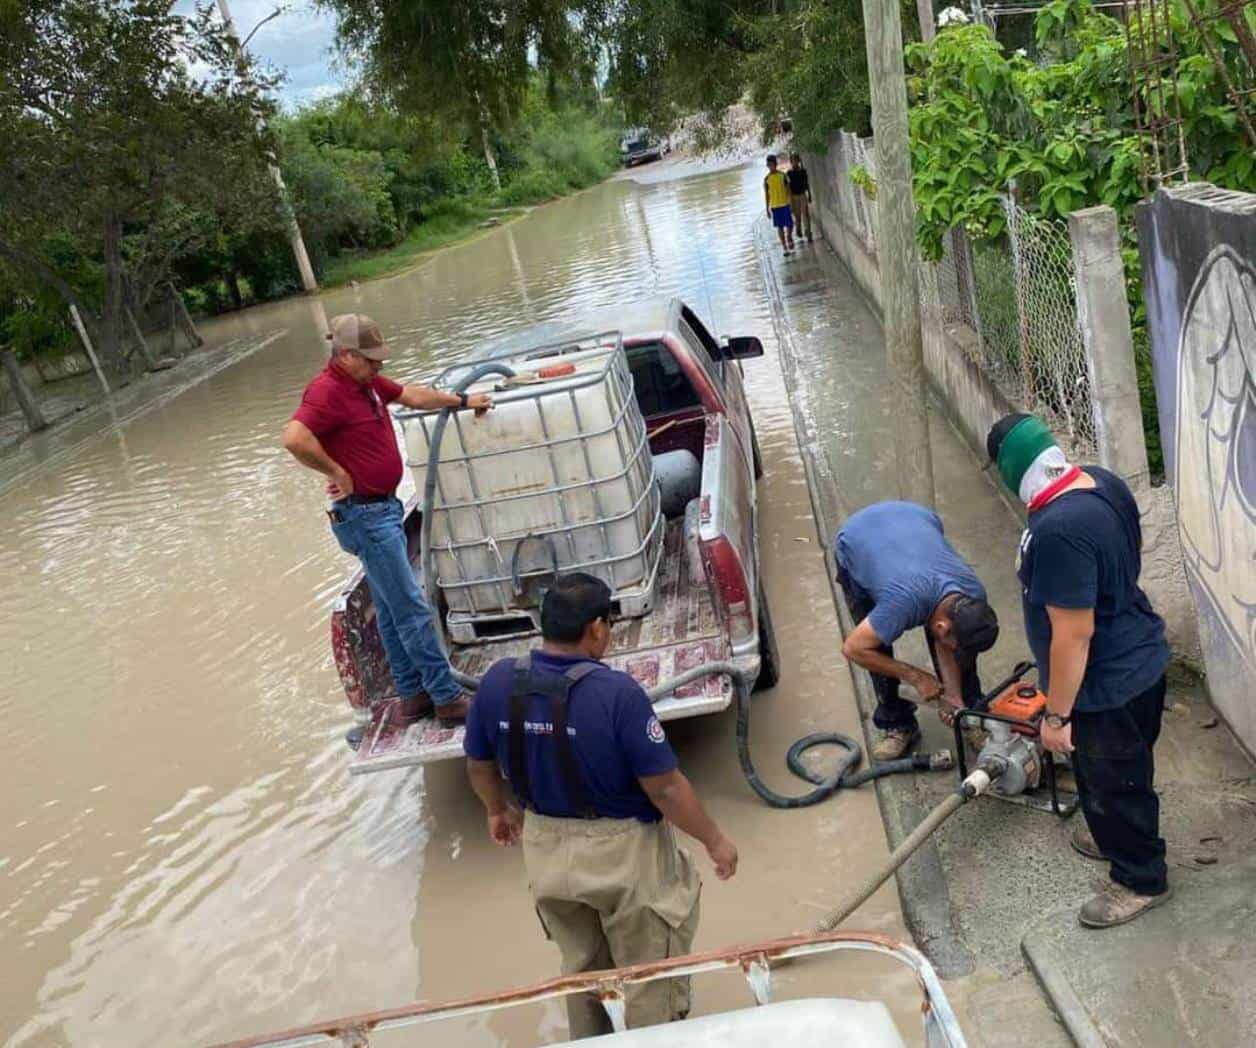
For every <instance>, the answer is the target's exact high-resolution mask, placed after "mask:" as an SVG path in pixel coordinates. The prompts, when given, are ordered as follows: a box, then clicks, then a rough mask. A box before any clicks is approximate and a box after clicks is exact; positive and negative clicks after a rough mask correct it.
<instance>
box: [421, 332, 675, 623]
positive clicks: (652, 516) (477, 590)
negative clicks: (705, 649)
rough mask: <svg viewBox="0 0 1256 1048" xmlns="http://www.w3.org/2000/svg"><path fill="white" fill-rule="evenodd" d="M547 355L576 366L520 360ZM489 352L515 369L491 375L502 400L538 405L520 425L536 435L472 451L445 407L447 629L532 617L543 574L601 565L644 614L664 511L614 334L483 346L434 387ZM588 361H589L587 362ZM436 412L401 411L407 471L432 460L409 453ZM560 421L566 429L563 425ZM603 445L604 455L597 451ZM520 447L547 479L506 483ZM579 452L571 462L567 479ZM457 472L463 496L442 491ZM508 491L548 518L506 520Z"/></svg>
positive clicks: (441, 495) (626, 600) (440, 503)
mask: <svg viewBox="0 0 1256 1048" xmlns="http://www.w3.org/2000/svg"><path fill="white" fill-rule="evenodd" d="M555 357H559V358H562V361H563V362H564V363H567V362H570V363H572V364H574V365H575V366H576V371H575V373H569V374H565V375H559V376H552V377H550V378H547V379H540V378H538V377H536V375H535V373H534V372H535V368H529V366H528V365H529V364H530V363H531V362H533V361H537V360H543V359H546V358H555ZM486 359H492V360H495V361H500V362H503V363H513V364H515V365H516V370H517V371H518V372H519V375H518V377H517V378H515V379H506V380H499V381H496V384H495V386H494V390H495V393H494V396H495V399H496V400H497V403H498V409H499V410H500V409H502V408H504V407H506V406H507V405H509V406H510V407H511V408H513V409H514V410H516V411H518V410H519V408H520V407H521V406H524V405H526V406H527V408H526V410H527V411H528V412H529V413H534V417H533V418H531V419H530V420H529V424H528V426H527V429H528V430H529V432H530V433H531V434H534V435H535V438H536V439H531V440H529V441H528V442H527V443H523V444H511V445H509V446H496V447H483V446H481V447H479V448H476V449H475V450H471V451H468V450H467V449H468V441H470V442H471V443H472V444H475V443H476V440H475V435H474V434H473V433H472V432H471V431H469V429H468V427H469V426H472V425H474V423H472V422H470V421H469V420H468V419H467V418H466V417H465V416H463V415H461V414H457V413H456V414H454V415H453V416H452V419H451V429H452V433H453V435H454V437H455V439H456V446H457V451H456V452H455V453H454V454H449V453H448V451H446V450H445V449H442V455H441V461H440V473H439V474H438V476H437V485H436V487H437V491H436V495H437V498H436V504H435V510H434V513H435V515H436V519H435V520H434V521H433V525H434V529H437V526H441V528H440V529H441V530H443V534H441V535H440V536H439V537H436V536H434V538H433V543H432V548H433V552H434V553H435V554H436V560H437V569H436V570H437V576H438V577H437V579H436V580H435V581H436V584H437V585H438V586H439V587H440V590H441V591H442V592H443V593H444V594H445V598H446V602H447V603H448V605H449V619H448V621H449V625H450V630H451V636H452V637H453V639H454V640H458V641H461V642H470V641H472V640H475V639H478V638H479V637H480V636H502V635H505V634H507V633H512V632H528V631H530V630H532V629H535V628H536V625H537V623H536V621H535V619H536V605H537V602H538V601H537V598H538V595H539V590H540V586H541V585H542V584H543V583H544V582H545V580H546V579H548V578H549V577H550V576H552V574H553V573H554V572H555V571H556V570H562V571H574V570H579V571H586V572H589V573H590V574H593V575H596V576H598V577H599V578H602V579H603V580H604V581H605V582H606V583H607V584H608V585H609V586H610V587H611V590H612V593H613V595H614V599H615V601H616V604H617V610H618V611H619V613H620V614H622V615H626V616H637V615H643V614H646V613H647V612H648V611H649V610H650V607H651V606H652V604H653V591H654V584H655V580H656V578H657V575H658V566H659V560H660V557H661V555H662V549H663V530H664V529H663V516H662V511H661V506H660V496H659V491H658V486H657V485H656V484H655V482H654V467H653V460H652V457H651V454H650V446H649V440H648V435H647V431H646V425H645V420H644V418H643V417H642V415H641V412H640V410H639V408H638V406H637V403H636V398H635V394H634V389H633V381H632V373H631V371H630V369H629V367H628V360H627V356H626V354H625V353H624V348H623V336H622V334H621V333H620V332H618V331H608V332H600V333H597V334H591V335H588V336H582V337H579V338H569V339H564V340H562V341H561V342H555V343H550V344H546V345H540V346H530V347H526V348H522V349H517V350H506V351H502V352H499V353H495V354H492V355H489V356H480V357H477V358H476V359H475V360H473V361H471V362H467V363H460V364H456V365H453V366H452V367H449V368H446V369H445V370H444V371H443V372H441V374H440V375H438V376H437V378H436V379H435V381H434V382H433V385H434V386H435V387H436V388H438V389H449V388H452V387H453V386H454V385H456V384H457V382H458V381H459V380H460V379H461V378H463V377H464V376H465V375H466V374H467V373H468V372H469V371H470V369H471V368H473V367H475V366H477V365H479V364H482V363H484V361H485V360H486ZM583 362H595V363H596V364H597V366H595V367H589V368H588V369H587V370H581V369H580V365H581V363H583ZM599 392H600V394H601V396H600V398H599V397H598V394H599ZM590 397H593V398H595V404H594V406H598V407H600V409H601V410H599V411H598V412H597V419H596V420H594V419H592V418H589V417H588V416H589V414H590V406H591V405H590V401H589V398H590ZM582 402H583V407H582ZM560 415H561V416H562V418H561V419H560V418H559V416H560ZM437 417H438V415H437V413H436V412H427V411H402V412H399V413H398V415H397V418H398V420H399V421H400V423H401V426H402V430H403V432H404V433H405V435H406V444H407V450H408V451H409V454H408V455H407V464H408V465H409V466H410V468H411V469H422V468H425V467H426V465H427V460H426V455H424V456H423V458H422V461H415V458H416V456H415V454H414V451H415V447H416V445H415V443H413V442H412V437H413V435H414V431H415V429H416V428H417V429H419V430H420V431H421V434H422V448H423V451H424V452H426V450H427V449H428V448H430V446H431V445H430V441H431V435H432V431H433V429H434V427H435V424H436V419H437ZM564 421H565V422H566V423H567V426H568V430H569V431H563V430H562V428H561V426H562V423H563V422H564ZM572 429H574V432H573V431H570V430H572ZM449 432H450V431H449V430H447V431H446V438H445V441H446V446H448V443H449ZM480 443H481V444H482V443H483V442H482V441H480ZM612 444H613V447H614V455H613V456H611V457H612V458H613V459H614V462H615V463H616V464H617V468H609V469H608V468H605V464H604V463H605V459H606V457H607V456H606V452H607V450H608V449H609V448H610V447H611V446H612ZM599 447H600V448H601V450H602V459H603V463H602V464H601V465H599V462H598V461H597V459H598V455H597V453H596V452H597V449H598V448H599ZM573 452H574V457H573ZM528 456H534V457H540V458H542V459H543V460H544V462H546V463H547V469H543V470H542V472H544V473H546V474H547V476H548V480H547V482H546V483H545V484H544V485H543V486H541V487H536V486H529V487H527V488H526V489H523V490H509V489H508V488H507V486H506V485H505V484H504V483H503V482H502V478H503V476H504V475H506V476H509V475H510V474H511V469H512V463H514V462H521V461H522V459H523V457H528ZM573 462H575V463H579V470H578V476H575V477H574V479H573V475H572V464H573ZM564 464H565V467H566V468H565V469H564ZM455 472H456V473H458V474H460V477H461V478H462V479H465V482H466V484H465V488H466V490H464V492H463V493H462V494H461V495H459V494H456V493H454V492H451V490H450V488H451V486H452V485H451V483H450V475H451V473H455ZM494 476H495V479H492V478H493V477H494ZM466 491H469V497H467V494H466ZM625 493H627V494H628V500H627V505H626V506H625V505H624V504H623V503H624V502H625V497H624V495H625ZM610 495H615V496H616V497H615V498H613V499H609V501H613V502H617V503H618V504H617V505H613V506H611V505H607V502H608V496H610ZM512 503H514V504H515V505H518V506H519V507H521V509H526V508H527V507H529V506H532V507H535V506H537V505H545V506H546V508H547V509H549V508H552V510H553V513H552V517H553V520H552V523H550V524H548V525H547V526H539V527H534V528H526V527H525V528H516V527H507V528H505V529H503V528H502V526H501V517H500V516H498V515H497V514H496V513H495V512H494V511H496V510H499V509H503V508H504V509H506V510H507V512H509V509H510V506H511V504H512ZM494 517H496V525H494V523H493V520H492V518H494ZM477 620H480V621H481V622H482V625H483V627H484V632H483V633H481V632H480V631H479V630H478V629H477V628H475V623H476V622H477ZM490 623H493V625H492V626H490V625H489V624H490ZM516 627H517V628H516Z"/></svg>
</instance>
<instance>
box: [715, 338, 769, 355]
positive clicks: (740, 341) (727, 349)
mask: <svg viewBox="0 0 1256 1048" xmlns="http://www.w3.org/2000/svg"><path fill="white" fill-rule="evenodd" d="M761 356H763V343H762V342H760V341H759V340H758V339H757V338H755V337H754V335H737V336H734V337H733V338H730V339H728V340H727V341H726V342H725V343H724V359H725V360H745V359H746V358H747V357H761Z"/></svg>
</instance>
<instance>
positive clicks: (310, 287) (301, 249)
mask: <svg viewBox="0 0 1256 1048" xmlns="http://www.w3.org/2000/svg"><path fill="white" fill-rule="evenodd" d="M218 11H219V13H220V14H221V15H222V20H223V22H225V23H226V26H227V35H228V36H229V37H230V38H231V43H232V45H233V46H234V47H235V51H236V56H237V58H238V59H239V61H240V68H241V69H243V68H244V46H243V45H242V44H241V43H240V35H239V33H237V32H236V27H235V20H234V19H233V18H232V17H231V9H230V8H229V7H228V6H227V0H218ZM250 35H251V34H250ZM269 167H270V177H271V178H272V179H273V180H274V182H275V188H276V189H277V190H279V200H280V202H281V203H282V204H283V209H284V211H285V213H286V214H287V216H288V242H289V243H290V244H291V245H292V256H293V258H295V259H296V263H297V270H298V272H300V274H301V286H302V287H303V288H305V290H306V291H317V290H318V278H317V277H315V276H314V267H313V266H312V265H310V255H309V252H307V251H306V250H305V238H304V237H303V236H301V226H300V223H298V222H297V213H296V211H294V210H293V208H292V201H291V200H290V199H289V198H288V187H287V186H286V185H284V181H283V173H282V172H281V171H280V170H279V165H278V164H277V163H276V162H275V160H274V158H273V157H272V158H271V160H270V164H269Z"/></svg>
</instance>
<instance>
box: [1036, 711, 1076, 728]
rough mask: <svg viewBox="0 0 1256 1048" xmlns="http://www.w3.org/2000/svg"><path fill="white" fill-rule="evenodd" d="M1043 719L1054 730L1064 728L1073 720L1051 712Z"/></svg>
mask: <svg viewBox="0 0 1256 1048" xmlns="http://www.w3.org/2000/svg"><path fill="white" fill-rule="evenodd" d="M1042 719H1043V720H1044V721H1046V722H1047V723H1048V724H1050V725H1051V727H1053V728H1063V727H1064V726H1065V725H1067V724H1068V723H1070V722H1071V721H1072V719H1073V718H1072V717H1071V716H1069V717H1065V716H1063V715H1062V714H1059V713H1052V712H1051V711H1050V710H1048V711H1047V713H1046V715H1045V716H1044V717H1043V718H1042Z"/></svg>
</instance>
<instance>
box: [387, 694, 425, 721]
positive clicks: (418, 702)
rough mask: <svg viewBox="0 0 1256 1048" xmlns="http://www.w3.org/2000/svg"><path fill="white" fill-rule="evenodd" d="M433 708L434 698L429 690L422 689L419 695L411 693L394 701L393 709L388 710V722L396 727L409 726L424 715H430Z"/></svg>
mask: <svg viewBox="0 0 1256 1048" xmlns="http://www.w3.org/2000/svg"><path fill="white" fill-rule="evenodd" d="M432 709H433V706H432V700H431V699H430V698H429V697H428V694H427V692H425V691H421V692H419V693H418V694H417V695H410V696H407V697H406V698H404V699H398V700H397V701H396V702H394V703H393V705H392V709H390V710H389V711H388V723H389V725H391V726H392V727H394V728H408V727H409V726H410V725H411V724H417V723H418V722H419V721H421V720H422V719H423V718H424V717H430V716H431V715H432Z"/></svg>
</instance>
